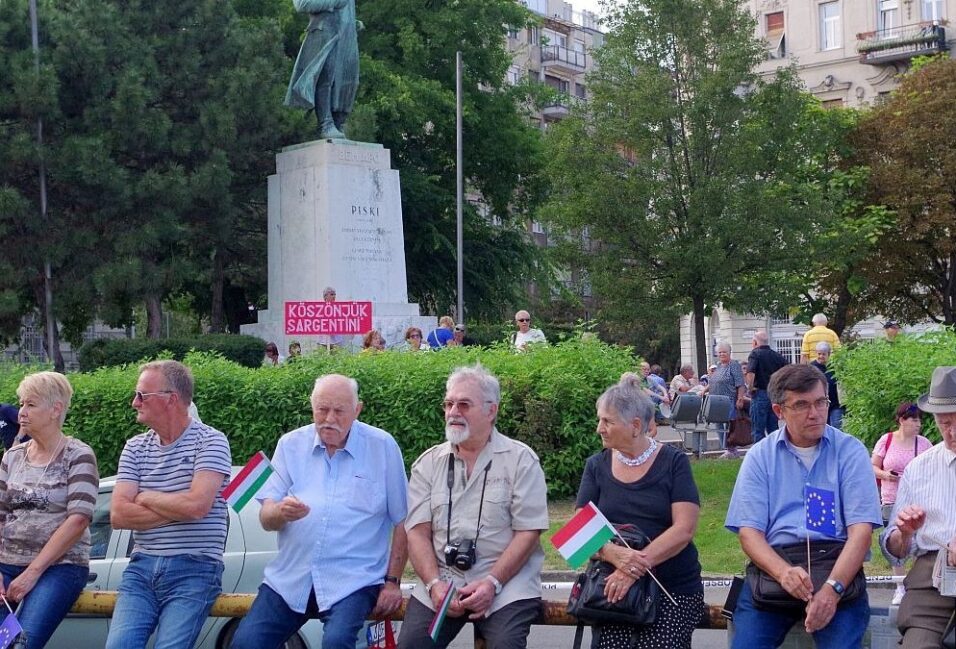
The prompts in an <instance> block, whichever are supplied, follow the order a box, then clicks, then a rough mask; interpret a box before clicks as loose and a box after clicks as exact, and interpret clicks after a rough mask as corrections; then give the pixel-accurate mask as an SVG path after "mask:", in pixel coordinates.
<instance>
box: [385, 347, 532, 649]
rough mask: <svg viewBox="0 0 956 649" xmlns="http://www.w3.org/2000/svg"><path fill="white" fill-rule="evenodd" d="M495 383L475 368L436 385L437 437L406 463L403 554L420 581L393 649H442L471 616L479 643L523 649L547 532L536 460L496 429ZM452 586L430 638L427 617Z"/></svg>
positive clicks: (491, 648) (497, 398)
mask: <svg viewBox="0 0 956 649" xmlns="http://www.w3.org/2000/svg"><path fill="white" fill-rule="evenodd" d="M500 399H501V388H500V387H499V385H498V379H496V378H495V377H494V376H493V375H492V374H490V373H489V372H488V371H487V370H485V369H484V368H483V367H481V366H480V365H479V366H476V367H466V368H459V369H457V370H455V372H454V373H452V375H451V376H450V377H449V378H448V382H447V383H446V385H445V402H444V410H445V438H446V440H447V441H445V442H444V443H442V444H439V445H437V446H433V447H432V448H430V449H428V450H427V451H425V452H424V453H422V455H421V457H419V458H418V459H417V460H416V461H415V464H414V465H412V475H411V478H410V480H409V483H408V516H407V517H406V518H405V529H406V531H407V532H408V552H409V557H410V558H411V560H412V566H413V567H414V568H415V572H416V573H417V574H418V577H419V579H420V580H421V581H420V582H419V583H418V584H416V586H415V590H414V592H413V593H412V597H411V599H410V600H409V603H408V608H407V609H406V611H405V621H404V623H403V624H402V631H401V635H400V636H399V639H398V646H399V649H419V648H420V647H435V648H437V649H443V648H444V647H447V646H448V644H449V643H450V642H451V641H452V640H454V638H455V636H457V635H458V632H459V631H461V629H462V628H463V627H464V626H465V624H467V623H468V622H473V623H474V624H475V626H476V627H477V629H478V630H479V632H480V633H481V635H482V637H484V639H485V641H486V643H487V645H486V646H487V647H488V649H505V648H507V649H516V648H521V647H526V646H527V641H528V633H529V632H530V630H531V624H532V622H534V620H535V619H536V618H537V617H538V614H539V613H540V610H541V566H542V564H543V562H544V553H543V551H542V550H541V544H540V542H539V537H540V535H541V531H542V530H546V529H548V502H547V488H546V487H545V482H544V472H543V471H542V470H541V463H540V462H539V461H538V456H537V455H535V453H534V451H532V450H531V449H530V448H529V447H528V446H527V445H525V444H522V443H521V442H517V441H514V440H512V439H509V438H507V437H505V436H504V435H502V434H501V433H500V432H498V430H497V428H496V427H495V421H496V419H497V417H498V403H499V401H500ZM452 584H454V587H455V588H456V589H457V593H456V594H455V595H453V597H452V598H451V600H450V604H449V606H448V613H447V617H446V619H445V621H444V623H443V624H442V626H441V629H440V632H439V634H438V638H437V641H436V642H434V643H432V641H431V640H430V638H429V629H428V627H429V623H430V622H431V621H432V618H434V616H435V611H436V610H438V608H439V607H440V606H441V604H442V602H443V600H444V599H445V594H446V593H447V592H448V590H449V588H450V587H451V586H452Z"/></svg>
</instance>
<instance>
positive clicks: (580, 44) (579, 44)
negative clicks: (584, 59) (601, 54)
mask: <svg viewBox="0 0 956 649" xmlns="http://www.w3.org/2000/svg"><path fill="white" fill-rule="evenodd" d="M574 51H575V52H581V53H582V54H583V53H584V52H586V51H587V48H586V47H585V45H584V41H582V40H581V39H580V38H575V39H574Z"/></svg>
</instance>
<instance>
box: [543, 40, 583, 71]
mask: <svg viewBox="0 0 956 649" xmlns="http://www.w3.org/2000/svg"><path fill="white" fill-rule="evenodd" d="M587 64H588V55H587V54H586V53H584V52H578V51H576V50H572V49H568V48H567V47H564V46H562V45H542V46H541V66H542V67H545V68H554V69H556V70H561V71H563V72H566V73H569V74H580V73H581V72H585V71H586V70H587Z"/></svg>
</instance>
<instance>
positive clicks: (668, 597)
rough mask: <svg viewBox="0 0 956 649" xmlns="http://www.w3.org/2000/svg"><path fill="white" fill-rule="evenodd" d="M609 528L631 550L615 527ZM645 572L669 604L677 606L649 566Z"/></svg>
mask: <svg viewBox="0 0 956 649" xmlns="http://www.w3.org/2000/svg"><path fill="white" fill-rule="evenodd" d="M611 529H613V530H614V535H615V536H617V538H619V539H621V543H623V544H624V547H626V548H627V549H628V550H633V549H634V548H632V547H631V546H630V545H628V544H627V541H625V540H624V537H623V536H621V534H620V532H618V531H617V529H616V528H614V527H613V526H612V528H611ZM647 574H649V575H650V576H651V579H653V580H654V582H655V583H656V584H657V586H658V587H659V588H660V589H661V592H663V593H664V594H665V595H667V599H669V600H670V601H671V604H673V605H674V606H677V601H676V600H675V599H674V598H673V596H672V595H671V594H670V593H669V592H667V589H666V588H664V584H662V583H661V582H660V580H658V579H657V577H656V576H655V575H654V573H653V572H651V569H650V568H648V569H647Z"/></svg>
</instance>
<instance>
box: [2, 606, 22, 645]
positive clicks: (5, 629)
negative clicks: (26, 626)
mask: <svg viewBox="0 0 956 649" xmlns="http://www.w3.org/2000/svg"><path fill="white" fill-rule="evenodd" d="M21 633H23V627H22V626H20V620H18V619H17V616H16V615H15V614H14V613H9V614H8V615H7V617H6V619H4V621H3V624H0V649H7V647H9V646H10V645H12V644H13V641H14V640H16V639H17V636H18V635H20V634H21Z"/></svg>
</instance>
